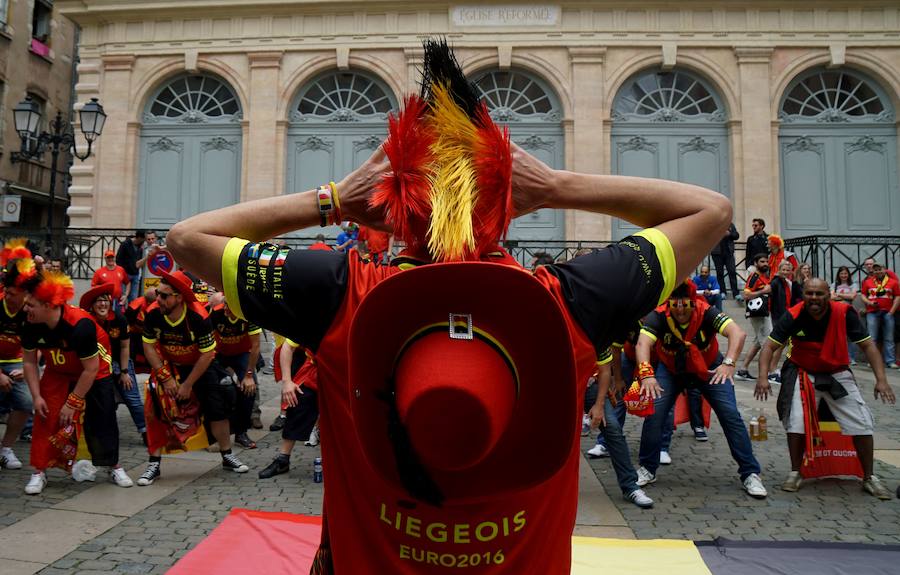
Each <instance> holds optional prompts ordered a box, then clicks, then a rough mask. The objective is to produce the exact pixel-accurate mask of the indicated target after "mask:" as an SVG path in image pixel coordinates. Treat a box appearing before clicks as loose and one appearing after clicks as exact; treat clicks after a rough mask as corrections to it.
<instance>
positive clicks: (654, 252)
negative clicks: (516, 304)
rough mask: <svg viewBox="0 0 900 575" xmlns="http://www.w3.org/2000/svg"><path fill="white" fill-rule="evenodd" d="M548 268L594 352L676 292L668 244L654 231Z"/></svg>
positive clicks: (673, 255)
mask: <svg viewBox="0 0 900 575" xmlns="http://www.w3.org/2000/svg"><path fill="white" fill-rule="evenodd" d="M547 268H548V271H549V272H550V273H553V274H554V275H556V277H557V278H558V279H559V282H560V285H561V286H562V290H563V294H564V295H565V297H566V304H567V305H568V307H569V311H570V312H571V313H572V315H573V316H574V317H575V319H576V320H577V321H578V323H579V325H580V326H581V328H582V329H584V331H585V333H587V335H588V336H589V337H590V339H591V342H592V343H593V344H594V346H595V347H596V348H597V349H605V348H606V347H608V346H609V344H610V342H611V340H612V338H613V337H614V336H615V333H616V332H618V331H620V330H621V329H622V328H623V326H631V325H632V324H634V323H635V322H637V321H638V320H639V319H640V318H641V317H643V316H644V315H645V314H647V313H648V312H650V311H651V310H652V309H653V308H654V307H656V306H657V305H659V304H660V303H662V302H663V301H665V299H666V298H667V297H668V295H669V293H671V292H672V290H673V289H674V287H675V253H674V252H673V251H672V244H671V243H670V242H669V239H668V238H667V237H666V236H665V234H663V233H662V232H660V231H659V230H657V229H655V228H649V229H646V230H644V231H642V232H639V233H637V234H635V235H633V236H630V237H627V238H625V239H624V240H622V241H620V242H619V243H616V244H613V245H611V246H609V247H606V248H603V249H601V250H596V251H594V252H592V253H590V254H586V255H583V256H580V257H577V258H575V259H573V260H571V261H569V262H566V263H563V264H555V265H550V266H547Z"/></svg>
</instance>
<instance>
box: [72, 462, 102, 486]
mask: <svg viewBox="0 0 900 575" xmlns="http://www.w3.org/2000/svg"><path fill="white" fill-rule="evenodd" d="M72 479H74V480H75V481H77V482H79V483H81V482H82V481H94V480H95V479H97V468H96V467H94V464H93V463H91V462H90V461H88V460H87V459H79V460H78V461H76V462H75V463H74V464H73V465H72Z"/></svg>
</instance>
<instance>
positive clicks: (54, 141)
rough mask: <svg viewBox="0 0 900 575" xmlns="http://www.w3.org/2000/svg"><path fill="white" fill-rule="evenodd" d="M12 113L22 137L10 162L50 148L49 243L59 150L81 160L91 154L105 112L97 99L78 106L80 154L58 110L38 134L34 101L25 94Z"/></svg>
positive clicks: (50, 241) (38, 112)
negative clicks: (82, 145) (82, 147)
mask: <svg viewBox="0 0 900 575" xmlns="http://www.w3.org/2000/svg"><path fill="white" fill-rule="evenodd" d="M13 116H14V119H15V124H16V132H18V133H19V139H21V140H22V148H21V150H20V151H19V152H14V153H13V154H11V155H10V160H11V161H12V163H16V162H21V161H23V160H28V159H33V158H38V157H40V156H41V154H43V153H44V150H46V149H47V148H48V147H49V148H50V154H51V158H52V160H51V163H50V209H49V211H48V212H47V245H48V246H52V245H53V208H54V205H53V204H54V203H55V200H56V165H57V162H58V160H59V153H60V151H61V150H63V151H68V152H70V153H71V154H72V155H73V156H75V157H76V158H78V159H79V160H81V161H82V162H83V161H85V160H86V159H88V157H89V156H90V155H91V146H92V145H93V143H94V141H95V140H96V139H97V138H99V137H100V134H102V133H103V125H104V124H105V123H106V113H105V112H104V111H103V106H101V105H100V102H98V101H97V98H91V101H90V102H88V103H87V104H85V105H84V106H82V108H81V110H79V111H78V116H79V119H80V120H81V133H82V134H84V139H85V140H87V143H88V147H87V151H86V152H85V153H84V154H83V155H82V154H79V153H78V150H77V149H76V148H75V133H74V131H73V130H72V126H71V124H69V122H68V121H66V120H64V119H63V117H62V113H61V112H60V111H59V110H57V111H56V117H55V118H54V119H53V121H52V122H50V132H41V133H40V134H39V133H38V126H40V124H41V110H40V107H39V106H38V105H37V103H36V102H35V101H34V100H32V99H31V96H28V97H26V98H25V99H24V100H22V101H21V102H19V103H18V105H16V107H15V108H13Z"/></svg>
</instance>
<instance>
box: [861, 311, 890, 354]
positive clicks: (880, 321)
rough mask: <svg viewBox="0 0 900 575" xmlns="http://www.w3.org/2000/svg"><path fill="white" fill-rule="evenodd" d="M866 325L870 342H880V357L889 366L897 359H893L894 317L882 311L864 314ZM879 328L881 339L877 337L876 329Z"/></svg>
mask: <svg viewBox="0 0 900 575" xmlns="http://www.w3.org/2000/svg"><path fill="white" fill-rule="evenodd" d="M866 323H867V324H868V327H869V335H870V336H871V337H872V341H875V342H877V341H879V339H880V341H881V355H882V357H884V363H886V364H888V365H890V364H892V363H894V362H895V361H896V360H897V358H896V357H894V316H892V315H891V314H889V313H888V312H886V311H884V310H878V311H870V312H869V313H867V314H866ZM879 327H880V328H881V337H880V338H879V337H878V335H879V334H878V331H879V329H878V328H879Z"/></svg>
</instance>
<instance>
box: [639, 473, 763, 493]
mask: <svg viewBox="0 0 900 575" xmlns="http://www.w3.org/2000/svg"><path fill="white" fill-rule="evenodd" d="M638 485H640V483H638ZM744 491H746V492H747V494H748V495H750V497H756V498H757V499H764V498H765V497H766V496H767V495H768V494H769V492H768V491H766V487H765V486H764V485H763V482H762V479H760V478H759V475H757V474H755V473H751V474H750V475H748V476H747V479H745V480H744Z"/></svg>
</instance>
